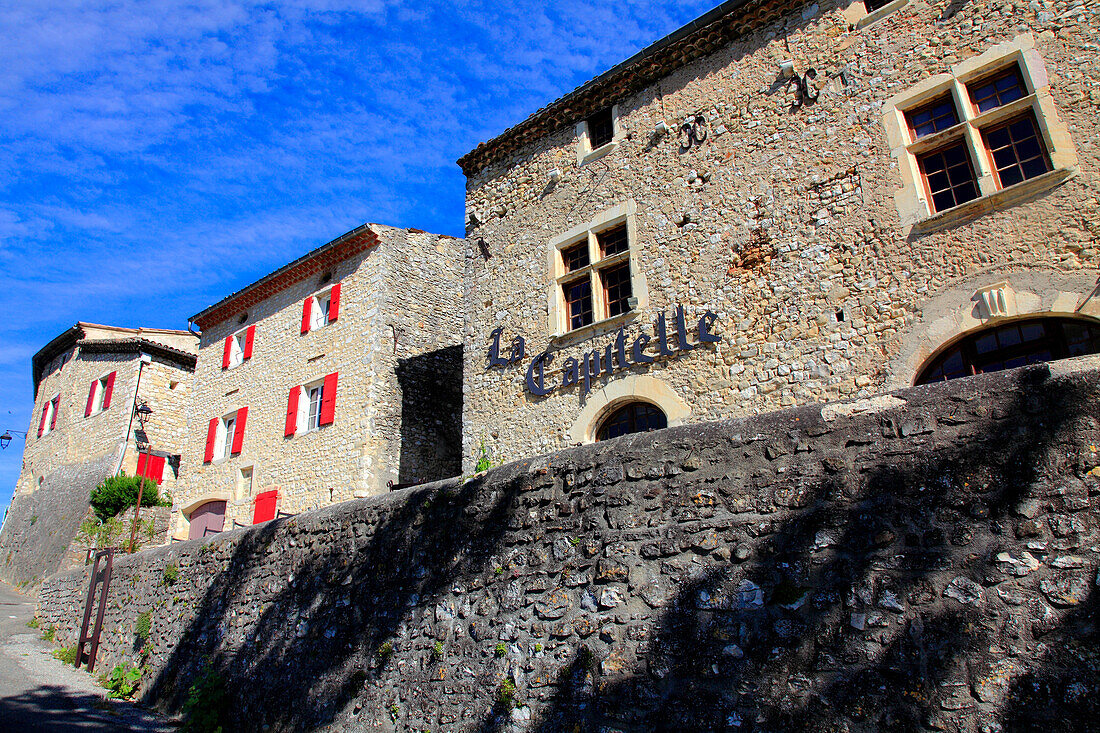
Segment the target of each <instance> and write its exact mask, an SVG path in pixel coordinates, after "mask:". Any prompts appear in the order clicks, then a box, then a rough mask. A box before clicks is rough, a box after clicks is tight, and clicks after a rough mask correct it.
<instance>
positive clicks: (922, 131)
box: [906, 95, 959, 140]
mask: <svg viewBox="0 0 1100 733" xmlns="http://www.w3.org/2000/svg"><path fill="white" fill-rule="evenodd" d="M906 118H907V119H908V120H909V127H910V129H912V131H913V137H914V138H915V139H917V140H919V139H921V138H922V137H926V136H928V135H931V134H932V133H934V132H939V131H940V130H946V129H947V128H949V127H951V126H952V125H956V124H958V122H959V116H958V114H957V113H956V112H955V102H954V101H953V100H952V99H951V97H950V95H948V96H946V97H940V98H939V99H937V100H936V101H934V102H932V103H931V104H928V105H926V106H924V107H921V108H919V109H916V110H913V111H912V112H908V113H906Z"/></svg>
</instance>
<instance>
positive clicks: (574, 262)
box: [561, 239, 588, 272]
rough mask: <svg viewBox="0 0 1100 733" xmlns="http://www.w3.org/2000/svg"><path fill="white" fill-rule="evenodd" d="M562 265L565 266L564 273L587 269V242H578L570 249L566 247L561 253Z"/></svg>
mask: <svg viewBox="0 0 1100 733" xmlns="http://www.w3.org/2000/svg"><path fill="white" fill-rule="evenodd" d="M561 260H562V264H563V265H565V271H566V272H575V271H576V270H580V269H582V268H585V267H588V240H587V239H586V240H584V241H583V242H578V243H577V244H574V245H573V246H572V247H567V248H566V249H563V250H562V251H561Z"/></svg>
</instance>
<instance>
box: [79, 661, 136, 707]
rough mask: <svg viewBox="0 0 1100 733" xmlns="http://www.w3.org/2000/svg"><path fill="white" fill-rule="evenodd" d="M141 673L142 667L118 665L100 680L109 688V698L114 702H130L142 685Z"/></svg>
mask: <svg viewBox="0 0 1100 733" xmlns="http://www.w3.org/2000/svg"><path fill="white" fill-rule="evenodd" d="M74 659H75V657H74ZM141 672H142V670H141V668H140V667H135V666H133V665H131V664H117V665H115V668H114V669H112V670H111V671H110V673H109V674H106V675H104V676H103V677H102V678H100V682H102V683H103V686H104V687H106V688H107V697H109V698H111V699H114V700H128V699H129V698H131V697H133V696H134V693H135V692H137V689H138V685H139V684H141Z"/></svg>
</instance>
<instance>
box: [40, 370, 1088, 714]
mask: <svg viewBox="0 0 1100 733" xmlns="http://www.w3.org/2000/svg"><path fill="white" fill-rule="evenodd" d="M1070 366H1076V364H1070V363H1067V362H1062V363H1059V364H1056V365H1051V366H1050V367H1048V366H1045V365H1044V366H1038V367H1032V368H1029V369H1027V370H1017V371H1012V372H1001V373H997V374H993V375H985V376H980V377H975V378H971V379H966V380H957V381H954V382H949V383H946V384H938V385H931V386H925V387H917V388H913V389H909V390H903V391H898V392H894V393H891V394H886V395H881V396H878V397H875V398H873V399H870V400H862V401H857V402H849V403H835V404H830V405H825V406H818V405H814V406H804V407H800V408H795V409H790V410H786V411H782V412H776V413H770V414H766V415H762V416H757V417H750V418H743V419H735V420H729V421H724V422H716V423H707V424H699V425H691V426H683V427H679V428H671V429H668V430H666V431H662V432H659V433H651V434H636V435H630V436H625V437H623V438H620V439H617V440H613V441H607V442H602V443H597V444H594V445H590V446H584V447H580V448H573V449H568V450H565V451H562V452H559V453H555V454H552V455H548V456H543V457H540V458H534V459H531V460H529V461H524V462H517V463H513V464H509V465H507V466H504V467H502V468H500V469H497V470H494V471H490V472H489V473H488V474H485V475H480V476H477V477H474V478H472V479H469V480H467V481H465V482H462V481H459V480H457V479H456V480H450V481H446V482H440V483H438V484H434V485H430V486H426V487H419V488H414V489H408V490H404V491H400V492H393V493H391V494H388V495H383V496H377V497H371V498H369V499H366V500H361V501H355V502H347V503H344V504H340V505H338V506H332V507H326V508H324V509H321V510H318V511H315V512H310V513H307V514H302V515H299V516H297V517H293V518H290V519H286V520H278V521H275V522H270V523H267V524H265V525H263V526H261V527H256V528H251V529H248V530H240V531H236V532H231V533H224V534H222V535H218V536H216V537H212V538H208V539H206V540H202V541H193V542H187V543H180V544H175V545H172V546H170V547H164V548H158V549H154V550H149V551H146V552H142V553H139V554H138V555H136V556H132V557H128V558H123V559H121V560H119V562H118V563H116V565H115V576H114V581H113V582H112V585H111V592H110V595H109V598H108V604H107V616H106V627H105V634H104V637H103V646H102V647H101V649H100V654H101V655H102V657H101V658H100V660H99V662H98V664H99V665H100V668H110V666H111V665H113V664H116V663H118V662H121V661H123V660H126V659H144V661H145V664H146V665H147V668H148V669H149V673H148V674H147V677H146V681H145V686H144V688H143V689H144V694H145V696H146V699H147V700H148V701H150V702H153V703H156V704H158V705H161V706H163V707H165V708H168V709H171V710H178V709H179V707H180V705H181V701H182V699H183V697H184V696H185V694H186V690H187V689H188V687H189V686H190V685H191V684H192V683H193V682H194V681H195V680H196V679H197V678H198V676H199V675H202V674H204V671H203V670H204V669H205V667H206V665H209V666H210V668H211V670H212V672H213V673H214V674H213V676H209V677H207V684H208V690H209V693H208V698H207V699H214V697H215V696H216V692H217V688H218V687H219V686H222V688H223V689H224V690H225V691H226V693H227V694H228V698H227V699H231V700H232V706H231V709H230V710H229V711H227V712H226V715H227V718H226V719H225V720H224V723H225V725H226V728H227V729H233V730H261V729H263V730H301V729H313V728H315V727H318V726H323V725H326V724H331V725H330V727H327V728H326V730H379V731H387V730H388V731H393V730H400V731H406V730H407V731H423V730H430V731H475V730H477V731H485V730H504V729H509V728H510V729H514V730H538V731H558V730H569V731H575V730H617V731H624V732H626V731H643V730H645V731H649V730H759V731H777V730H821V731H835V730H848V731H883V730H899V731H900V730H944V731H967V732H974V733H976V732H977V731H998V730H1047V731H1077V730H1086V729H1090V728H1092V727H1094V721H1095V719H1096V715H1097V714H1098V713H1100V709H1098V704H1097V700H1100V695H1098V693H1100V689H1098V682H1097V681H1098V679H1100V676H1098V675H1097V673H1096V669H1097V665H1098V664H1100V658H1098V656H1097V650H1098V649H1100V645H1098V642H1100V636H1098V630H1097V629H1098V627H1097V612H1098V610H1100V606H1098V603H1100V599H1098V590H1097V566H1098V563H1100V552H1098V550H1097V545H1098V541H1100V529H1098V522H1097V509H1098V508H1100V468H1098V465H1100V453H1098V449H1097V446H1098V445H1100V423H1098V420H1100V400H1098V398H1100V371H1097V370H1096V366H1097V361H1095V360H1094V361H1092V362H1091V364H1090V365H1089V369H1088V370H1087V371H1079V372H1076V373H1060V372H1062V371H1063V370H1066V369H1067V368H1068V367H1070ZM1051 369H1054V370H1055V373H1053V374H1052V373H1051V372H1050V370H1051ZM175 571H178V578H176V577H175ZM87 580H88V578H87V575H86V571H85V572H69V573H62V574H58V575H56V576H54V577H52V578H51V579H49V581H48V582H47V583H46V584H45V585H44V587H43V589H42V592H41V595H40V609H39V615H40V618H41V622H42V623H43V624H46V625H58V627H59V632H58V637H59V639H60V640H61V642H62V643H64V644H73V643H75V635H76V632H77V629H76V624H77V623H78V622H79V615H80V608H79V607H80V603H81V602H82V596H83V593H84V592H85V588H86V587H87V586H86V583H87ZM147 610H148V611H149V612H150V614H151V620H152V633H151V635H150V637H149V640H148V642H147V643H146V644H144V648H143V644H142V642H141V641H140V640H139V639H137V638H136V637H135V633H134V628H135V623H136V619H137V617H138V615H139V614H141V613H143V612H145V611H147ZM506 681H507V684H506ZM511 685H514V688H515V689H514V694H512V693H510V687H511ZM509 697H511V698H512V699H511V701H509V699H508V698H509ZM513 704H514V705H515V707H513Z"/></svg>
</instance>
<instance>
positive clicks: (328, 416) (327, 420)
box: [317, 372, 340, 425]
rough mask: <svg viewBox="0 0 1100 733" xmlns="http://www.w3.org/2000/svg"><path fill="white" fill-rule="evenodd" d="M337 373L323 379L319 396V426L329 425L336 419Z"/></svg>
mask: <svg viewBox="0 0 1100 733" xmlns="http://www.w3.org/2000/svg"><path fill="white" fill-rule="evenodd" d="M339 374H340V373H339V372H333V373H332V374H329V375H328V376H327V377H325V388H324V391H323V392H322V394H321V416H320V420H318V421H317V422H318V424H319V425H331V424H332V421H333V420H334V419H335V418H336V380H337V377H338V376H339Z"/></svg>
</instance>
